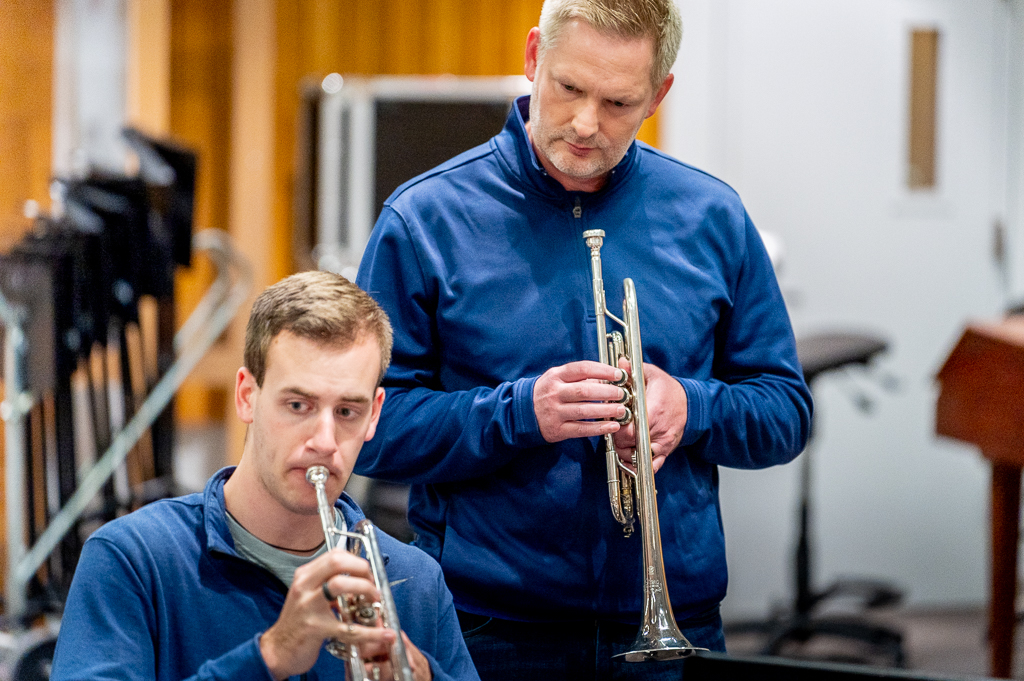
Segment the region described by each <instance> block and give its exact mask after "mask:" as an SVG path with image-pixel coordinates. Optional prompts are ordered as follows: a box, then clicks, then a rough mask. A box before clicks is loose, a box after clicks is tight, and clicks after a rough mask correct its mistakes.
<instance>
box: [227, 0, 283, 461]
mask: <svg viewBox="0 0 1024 681" xmlns="http://www.w3.org/2000/svg"><path fill="white" fill-rule="evenodd" d="M275 4H276V3H272V2H265V1H264V0H234V5H233V12H234V15H233V27H234V46H233V51H232V53H233V56H232V78H231V83H232V85H231V131H232V138H231V161H230V170H229V176H230V186H231V195H230V198H229V203H228V206H229V208H228V210H229V213H228V223H229V225H230V232H231V235H232V237H233V238H234V242H235V245H236V247H237V248H238V249H239V250H240V251H241V252H242V253H243V255H245V257H246V258H248V259H249V262H250V263H251V264H252V268H253V273H254V285H255V289H254V292H259V291H262V290H263V289H264V288H265V287H266V286H268V285H269V284H270V283H272V282H273V281H274V279H275V276H276V273H277V267H276V263H275V259H276V258H275V255H276V254H275V253H274V250H275V245H276V243H277V241H278V240H279V239H278V238H277V237H278V235H276V234H275V229H274V219H273V217H274V204H275V181H274V179H275V178H274V132H275V130H274V114H275V101H276V98H275V91H274V86H275V68H276V64H277V34H276V25H275V20H276V7H275ZM252 297H254V296H251V297H250V302H249V305H245V306H243V308H242V311H241V313H240V314H239V316H238V317H236V319H235V321H234V322H233V324H232V326H231V331H230V333H231V336H232V341H233V342H232V347H234V348H237V349H238V355H239V356H238V357H237V359H236V361H237V363H236V364H235V366H238V365H239V364H240V363H241V356H240V350H241V339H243V338H244V337H245V323H246V321H247V317H248V310H249V306H250V305H251V298H252ZM227 421H228V424H229V425H228V452H227V458H228V459H229V460H231V461H237V460H238V458H239V457H240V456H241V453H242V443H243V442H244V435H245V427H244V424H242V423H241V422H240V421H238V419H237V418H228V419H227Z"/></svg>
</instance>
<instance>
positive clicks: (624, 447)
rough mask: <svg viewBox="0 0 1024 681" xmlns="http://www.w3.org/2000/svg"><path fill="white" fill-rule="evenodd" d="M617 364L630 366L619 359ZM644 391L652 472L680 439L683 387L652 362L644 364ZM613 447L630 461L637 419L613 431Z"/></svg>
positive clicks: (683, 427)
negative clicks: (649, 432) (615, 431)
mask: <svg viewBox="0 0 1024 681" xmlns="http://www.w3.org/2000/svg"><path fill="white" fill-rule="evenodd" d="M619 367H620V368H623V369H626V370H627V371H628V370H629V363H628V362H627V361H626V360H622V361H621V362H620V363H619ZM644 386H645V390H644V395H645V396H646V397H647V423H648V426H649V427H650V430H651V454H652V455H653V457H654V460H653V467H654V472H655V473H657V472H658V469H660V468H661V466H662V465H663V464H664V463H665V459H666V458H667V457H668V455H669V454H671V453H672V452H673V451H675V449H676V447H678V446H679V443H680V442H681V441H682V439H683V431H684V430H685V428H686V390H684V389H683V386H682V384H681V383H680V382H679V381H677V380H676V379H675V378H674V377H672V376H670V375H669V374H667V373H665V372H664V371H663V370H661V369H659V368H658V367H656V366H654V365H653V364H646V363H645V364H644ZM613 438H614V440H615V448H616V449H617V450H618V452H619V457H620V458H621V459H622V461H623V462H624V463H629V462H630V459H631V458H632V456H633V449H634V447H636V420H635V418H634V420H633V421H632V422H630V424H629V425H628V426H627V427H625V428H622V429H620V430H619V431H618V432H617V433H615V434H614V435H613Z"/></svg>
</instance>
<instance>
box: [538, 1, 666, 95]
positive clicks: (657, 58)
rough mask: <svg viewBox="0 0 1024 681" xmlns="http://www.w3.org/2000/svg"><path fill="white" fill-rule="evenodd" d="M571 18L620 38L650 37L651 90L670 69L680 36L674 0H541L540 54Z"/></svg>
mask: <svg viewBox="0 0 1024 681" xmlns="http://www.w3.org/2000/svg"><path fill="white" fill-rule="evenodd" d="M573 19H580V20H581V21H585V22H586V23H587V24H589V25H590V26H591V27H593V28H595V29H597V30H598V31H601V32H602V33H610V34H611V35H615V36H619V37H620V38H646V37H650V38H651V39H653V41H654V64H653V66H652V67H651V84H652V85H653V86H654V90H655V91H657V90H658V88H660V87H661V84H662V83H663V82H664V81H665V78H666V77H667V76H668V74H669V71H671V70H672V65H673V64H675V61H676V55H677V54H678V53H679V43H680V42H681V41H682V39H683V20H682V18H681V17H680V15H679V9H678V8H677V7H676V5H675V1H674V0H544V6H543V7H542V8H541V10H540V23H539V25H540V55H541V56H543V53H544V51H545V50H546V49H547V48H549V47H551V46H552V45H554V44H555V43H556V42H557V41H558V37H559V35H560V34H561V32H562V29H563V28H565V25H566V24H568V23H569V22H570V21H572V20H573Z"/></svg>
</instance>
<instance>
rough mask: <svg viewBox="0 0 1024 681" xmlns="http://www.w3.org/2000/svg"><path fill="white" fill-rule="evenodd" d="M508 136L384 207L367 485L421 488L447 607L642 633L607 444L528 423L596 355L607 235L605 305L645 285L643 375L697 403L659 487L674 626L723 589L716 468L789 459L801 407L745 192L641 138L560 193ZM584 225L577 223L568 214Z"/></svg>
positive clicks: (507, 131) (377, 244) (416, 497)
mask: <svg viewBox="0 0 1024 681" xmlns="http://www.w3.org/2000/svg"><path fill="white" fill-rule="evenodd" d="M528 116H529V97H523V98H520V99H519V100H517V102H516V104H515V105H514V106H513V107H512V111H511V112H510V114H509V118H508V121H507V123H506V125H505V128H504V129H503V130H502V132H501V133H499V134H498V135H497V136H495V137H494V138H492V139H491V140H490V141H489V142H488V143H486V144H484V145H481V146H479V147H477V148H475V149H472V150H470V151H467V152H465V153H464V154H461V155H460V156H457V157H456V158H454V159H452V160H451V161H448V162H447V163H445V164H443V165H441V166H439V167H438V168H436V169H434V170H432V171H430V172H428V173H426V174H424V175H421V176H419V177H417V178H415V179H413V180H411V181H409V182H407V183H406V184H404V185H403V186H401V187H399V188H398V189H397V190H396V191H395V193H394V194H392V195H391V197H390V198H389V199H388V200H387V201H386V202H385V203H384V209H383V212H382V213H381V215H380V218H379V219H378V221H377V224H376V226H375V228H374V231H373V233H372V234H371V237H370V241H369V244H368V246H367V248H366V252H365V254H364V256H363V260H362V263H361V265H360V269H359V276H358V279H357V283H358V284H359V285H360V286H361V287H362V288H364V289H365V290H366V291H368V292H369V293H370V294H371V295H372V296H373V297H374V298H375V299H376V300H377V301H378V302H379V303H380V304H381V305H382V306H383V308H384V309H385V310H386V311H387V313H388V315H389V316H390V317H391V322H392V324H393V325H394V328H395V347H394V357H393V361H392V364H391V368H390V369H389V371H388V373H387V376H386V378H385V381H384V385H385V386H386V388H387V395H388V396H387V399H386V400H385V402H384V408H383V413H382V415H381V419H380V427H379V428H378V432H377V436H376V437H375V438H374V439H373V440H372V441H371V442H369V443H367V446H366V447H364V448H363V450H362V452H361V454H360V457H359V461H358V463H357V465H356V471H357V472H359V473H361V474H364V475H369V476H376V477H381V478H386V479H391V480H395V481H404V482H409V483H412V490H411V493H410V500H409V504H410V507H409V518H410V521H411V523H412V525H413V527H414V529H415V530H416V532H418V539H417V542H418V544H419V545H420V546H421V547H422V548H424V549H425V550H426V551H427V552H428V553H430V554H431V555H433V556H434V557H435V558H437V559H438V561H439V562H440V563H441V567H442V569H443V570H444V574H445V579H446V581H447V583H448V586H449V588H451V590H452V594H453V595H454V597H455V603H456V606H457V607H458V608H460V609H462V610H466V611H468V612H472V613H475V614H480V615H489V616H497V617H501V618H505V619H518V620H525V621H541V620H552V619H563V618H575V617H594V616H597V617H606V618H610V619H617V620H620V621H626V622H629V621H638V619H639V613H640V611H641V588H640V584H641V558H640V556H641V553H640V552H641V540H640V538H639V536H638V535H636V534H634V536H633V537H631V538H629V539H625V538H624V537H623V533H622V531H621V529H620V527H619V526H618V524H617V523H616V522H615V521H614V519H613V518H612V514H611V511H610V509H609V508H608V499H607V496H608V488H607V483H606V480H607V475H606V470H605V462H604V455H603V443H602V442H601V441H600V440H599V439H597V438H593V439H572V440H567V441H564V442H559V443H557V444H548V443H547V442H545V441H544V439H543V438H542V437H541V434H540V431H539V428H538V425H537V419H536V415H535V413H534V407H533V386H534V383H535V381H536V378H537V377H538V376H539V375H540V374H542V373H543V372H544V371H545V370H547V369H549V368H551V367H554V366H559V365H562V364H565V363H568V362H572V361H576V360H581V359H591V360H597V359H598V353H597V338H596V336H597V333H596V327H595V323H596V322H595V316H594V300H593V294H592V287H591V271H590V252H589V250H588V249H587V247H586V245H585V243H584V240H583V237H582V234H583V231H584V230H587V229H603V230H604V231H605V238H604V246H603V249H602V261H603V269H604V282H605V290H606V291H607V298H608V307H609V310H610V311H611V312H612V313H613V314H616V315H617V316H619V317H620V318H621V317H622V314H621V313H622V280H623V279H624V278H626V277H630V278H632V279H633V280H634V282H635V283H636V290H637V296H638V304H639V318H640V331H641V334H640V335H641V338H642V345H643V354H644V359H645V361H647V362H650V363H651V364H654V365H656V366H658V367H660V368H661V369H663V370H665V371H667V372H668V373H669V374H671V375H672V376H674V377H676V378H677V379H678V380H679V381H680V382H681V383H682V385H683V387H684V388H685V391H686V395H687V400H688V414H687V421H686V427H685V431H684V434H683V440H682V443H681V444H680V446H679V448H678V449H677V450H676V451H675V452H674V453H673V454H671V455H670V456H669V457H668V458H667V460H666V461H665V464H664V466H663V467H662V468H661V469H660V471H659V472H658V474H657V476H656V477H655V482H656V484H657V492H658V495H657V500H658V512H659V515H660V520H661V540H662V546H663V550H664V556H665V569H666V574H667V578H668V590H669V593H670V594H671V596H672V603H673V607H674V609H675V614H676V616H677V617H678V618H680V619H685V618H686V617H687V616H689V615H692V614H695V613H698V612H701V611H704V610H707V609H708V608H709V607H712V606H714V605H715V604H717V603H718V602H719V601H720V600H721V599H722V598H723V597H724V596H725V592H726V581H727V577H726V563H725V539H724V535H723V529H722V522H721V516H720V512H719V501H718V475H717V466H719V465H724V466H733V467H738V468H761V467H766V466H771V465H774V464H781V463H785V462H787V461H790V460H791V459H792V458H794V457H795V456H796V455H797V454H799V453H800V451H801V450H802V449H803V447H804V444H805V442H806V439H807V435H808V430H809V423H810V414H811V397H810V393H809V391H808V389H807V386H806V384H805V383H804V380H803V373H802V371H801V368H800V365H799V363H798V361H797V356H796V348H795V343H794V339H793V333H792V329H791V326H790V322H789V317H788V315H787V313H786V308H785V304H784V302H783V299H782V295H781V294H780V292H779V287H778V284H777V282H776V279H775V275H774V272H773V270H772V267H771V263H770V261H769V260H768V256H767V254H766V252H765V249H764V247H763V245H762V243H761V240H760V237H759V236H758V234H757V231H756V230H755V228H754V225H753V224H752V223H751V221H750V218H749V217H748V216H747V213H746V211H745V210H744V208H743V205H742V203H741V202H740V199H739V197H738V196H737V195H736V193H735V192H734V191H733V190H732V189H731V188H730V187H728V186H727V185H725V184H724V183H722V182H721V181H719V180H717V179H715V178H713V177H711V176H709V175H707V174H705V173H703V172H701V171H699V170H696V169H694V168H691V167H690V166H687V165H685V164H683V163H680V162H679V161H676V160H675V159H672V158H671V157H669V156H666V155H665V154H663V153H661V152H659V151H657V150H655V149H652V148H651V147H649V146H647V145H645V144H643V143H639V142H637V143H634V144H633V145H632V146H630V148H629V150H628V152H627V153H626V156H625V158H624V159H623V160H622V161H621V162H620V163H619V164H618V165H617V166H616V167H615V168H614V169H613V170H612V173H611V176H610V178H609V181H608V183H607V185H606V187H605V188H604V189H602V190H601V191H599V192H596V193H582V192H569V191H566V190H565V189H563V188H562V186H561V185H560V184H559V183H558V182H557V181H555V180H554V179H553V178H551V177H549V176H548V175H547V174H546V173H545V172H544V170H543V168H542V166H541V165H540V163H539V162H538V160H537V157H536V155H535V154H534V151H533V148H532V146H531V144H530V142H529V139H528V137H527V134H526V130H525V127H524V122H525V121H526V120H527V118H528ZM576 208H578V210H574V209H576Z"/></svg>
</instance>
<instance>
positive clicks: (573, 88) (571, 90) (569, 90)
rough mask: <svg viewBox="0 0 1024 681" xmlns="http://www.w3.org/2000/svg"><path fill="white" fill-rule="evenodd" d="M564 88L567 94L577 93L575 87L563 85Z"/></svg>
mask: <svg viewBox="0 0 1024 681" xmlns="http://www.w3.org/2000/svg"><path fill="white" fill-rule="evenodd" d="M562 87H563V88H565V90H566V92H577V90H576V86H575V85H563V86H562Z"/></svg>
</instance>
